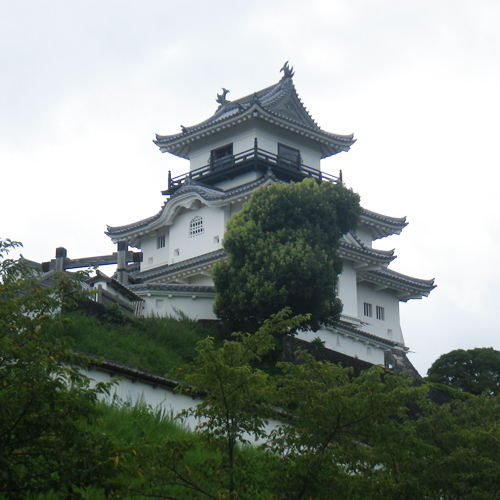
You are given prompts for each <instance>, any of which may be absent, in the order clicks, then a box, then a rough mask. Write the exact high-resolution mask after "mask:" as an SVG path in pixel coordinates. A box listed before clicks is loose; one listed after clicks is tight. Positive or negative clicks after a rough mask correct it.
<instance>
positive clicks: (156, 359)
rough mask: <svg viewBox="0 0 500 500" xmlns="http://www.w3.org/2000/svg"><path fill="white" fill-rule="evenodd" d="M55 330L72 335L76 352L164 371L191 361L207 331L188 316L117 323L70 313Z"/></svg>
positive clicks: (160, 371) (61, 335) (154, 370)
mask: <svg viewBox="0 0 500 500" xmlns="http://www.w3.org/2000/svg"><path fill="white" fill-rule="evenodd" d="M56 333H57V335H58V336H60V337H71V338H72V339H73V340H74V347H75V349H77V350H78V351H81V352H85V353H88V354H92V355H94V356H99V357H102V358H105V359H111V360H113V361H116V362H119V363H124V364H126V365H129V366H136V367H138V368H141V369H143V370H149V371H152V372H155V373H160V374H164V373H166V372H168V371H170V370H171V369H172V368H174V367H175V366H179V365H182V364H183V363H186V362H189V361H191V360H192V359H193V358H194V357H195V356H196V343H197V342H199V341H200V340H202V339H204V338H205V337H206V336H207V335H209V334H210V330H208V329H206V328H203V327H202V326H201V325H200V324H198V323H196V322H195V321H193V320H190V319H188V318H183V319H175V318H158V317H151V318H143V319H137V318H134V319H127V321H124V322H118V323H117V322H116V321H115V320H113V321H112V322H108V321H104V322H101V321H99V320H98V319H97V318H95V317H92V316H85V315H83V314H81V313H72V314H70V315H68V317H67V319H66V320H65V321H64V322H62V323H61V324H60V325H59V326H58V328H57V330H56Z"/></svg>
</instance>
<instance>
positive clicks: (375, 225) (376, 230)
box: [361, 208, 408, 239]
mask: <svg viewBox="0 0 500 500" xmlns="http://www.w3.org/2000/svg"><path fill="white" fill-rule="evenodd" d="M361 223H362V224H365V225H366V226H369V227H370V228H371V230H372V233H373V237H374V238H375V239H378V238H384V237H385V236H390V235H391V234H399V233H400V232H401V231H402V230H403V229H404V228H405V227H406V226H407V225H408V222H406V217H389V216H388V215H382V214H378V213H376V212H372V211H370V210H366V208H363V211H362V212H361Z"/></svg>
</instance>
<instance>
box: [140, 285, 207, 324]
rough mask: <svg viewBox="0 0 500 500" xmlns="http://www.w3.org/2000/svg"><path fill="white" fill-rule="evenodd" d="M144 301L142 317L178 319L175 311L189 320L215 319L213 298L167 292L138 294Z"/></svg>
mask: <svg viewBox="0 0 500 500" xmlns="http://www.w3.org/2000/svg"><path fill="white" fill-rule="evenodd" d="M140 296H141V298H142V299H144V309H143V312H142V313H143V315H144V316H173V317H178V314H177V311H182V312H183V313H184V314H186V315H187V316H188V317H189V318H191V319H193V320H197V319H216V316H215V314H214V312H213V304H214V297H213V296H209V295H200V294H198V295H197V294H195V293H194V294H192V295H188V294H183V295H179V294H177V295H174V294H169V293H168V292H156V293H155V292H154V291H151V292H149V293H147V294H140Z"/></svg>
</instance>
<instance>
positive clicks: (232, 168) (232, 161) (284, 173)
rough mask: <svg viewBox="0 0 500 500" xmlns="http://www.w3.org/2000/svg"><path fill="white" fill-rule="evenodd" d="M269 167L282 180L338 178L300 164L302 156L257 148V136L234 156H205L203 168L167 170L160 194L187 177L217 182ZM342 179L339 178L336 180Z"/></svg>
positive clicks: (319, 180)
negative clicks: (182, 171) (173, 172)
mask: <svg viewBox="0 0 500 500" xmlns="http://www.w3.org/2000/svg"><path fill="white" fill-rule="evenodd" d="M269 169H270V170H272V172H273V174H274V175H275V176H276V177H277V178H278V179H280V180H283V181H285V182H300V181H301V180H303V179H305V178H306V177H310V178H312V179H316V180H317V181H318V182H322V181H328V182H334V183H336V182H337V181H338V180H339V178H338V177H335V176H334V175H330V174H327V173H325V172H321V171H320V170H317V169H315V168H312V167H308V166H306V165H304V164H302V159H301V157H300V156H299V155H298V156H297V157H294V158H290V156H289V155H279V154H278V155H276V154H274V153H270V152H269V151H264V150H263V149H259V148H258V146H257V139H256V140H255V145H254V147H253V148H252V149H248V150H247V151H243V152H242V153H238V154H236V155H227V156H224V157H222V158H216V159H214V158H213V155H212V156H211V157H210V159H209V163H208V164H207V165H205V166H204V167H200V168H197V169H195V170H192V171H190V172H187V173H185V174H181V175H178V176H176V177H172V175H171V173H170V171H169V172H168V189H166V190H165V191H162V194H164V195H172V194H173V193H175V192H176V191H177V190H178V189H179V188H180V187H181V186H182V185H183V184H184V183H185V182H186V181H187V180H188V179H191V180H194V181H197V182H202V183H204V184H207V185H214V184H216V183H218V182H221V181H224V180H228V179H234V178H235V177H236V176H238V175H241V174H244V173H246V172H251V171H255V172H262V173H265V172H267V171H268V170H269ZM340 180H342V179H340Z"/></svg>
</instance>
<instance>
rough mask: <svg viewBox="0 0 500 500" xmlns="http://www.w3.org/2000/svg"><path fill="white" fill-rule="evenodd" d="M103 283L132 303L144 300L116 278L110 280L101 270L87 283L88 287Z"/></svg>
mask: <svg viewBox="0 0 500 500" xmlns="http://www.w3.org/2000/svg"><path fill="white" fill-rule="evenodd" d="M103 281H104V282H105V283H108V284H109V285H110V286H111V287H112V288H114V289H115V290H116V291H118V292H121V293H122V294H123V295H125V296H126V297H127V298H128V299H129V300H131V301H132V302H136V301H140V300H143V299H141V297H139V296H138V295H136V294H135V293H134V292H133V291H132V290H131V289H130V287H127V286H125V285H123V284H122V283H120V282H119V281H118V280H116V279H114V278H110V277H109V276H107V275H106V274H104V273H103V272H101V271H99V269H97V270H96V274H95V276H93V277H92V278H89V279H88V280H86V281H85V282H86V283H87V285H90V286H93V285H95V284H98V283H99V282H103Z"/></svg>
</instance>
